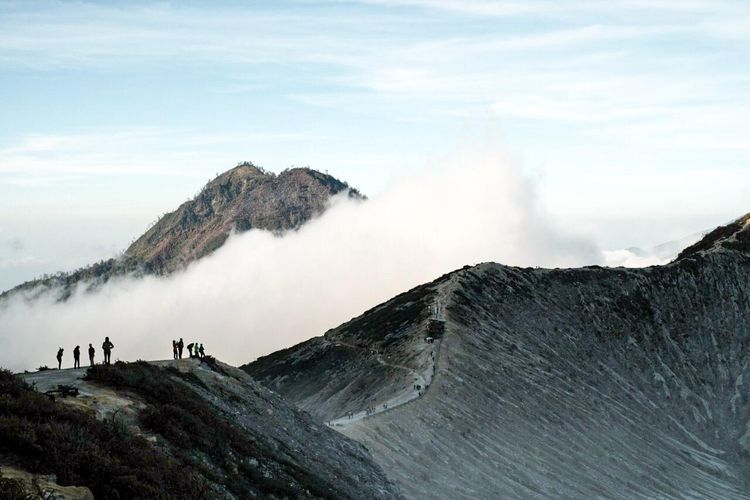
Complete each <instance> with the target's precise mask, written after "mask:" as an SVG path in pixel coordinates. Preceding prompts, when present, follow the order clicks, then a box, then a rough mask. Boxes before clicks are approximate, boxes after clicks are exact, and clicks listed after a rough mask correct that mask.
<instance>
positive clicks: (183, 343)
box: [177, 337, 185, 359]
mask: <svg viewBox="0 0 750 500" xmlns="http://www.w3.org/2000/svg"><path fill="white" fill-rule="evenodd" d="M183 347H185V342H183V341H182V337H180V341H179V342H177V352H178V353H179V355H180V359H182V348H183Z"/></svg>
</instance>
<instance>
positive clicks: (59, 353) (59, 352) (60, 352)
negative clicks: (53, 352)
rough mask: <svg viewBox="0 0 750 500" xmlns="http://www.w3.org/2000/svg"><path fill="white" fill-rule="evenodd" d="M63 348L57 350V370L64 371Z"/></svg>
mask: <svg viewBox="0 0 750 500" xmlns="http://www.w3.org/2000/svg"><path fill="white" fill-rule="evenodd" d="M63 350H64V349H63V348H62V347H60V348H58V349H57V369H58V370H60V369H62V356H63Z"/></svg>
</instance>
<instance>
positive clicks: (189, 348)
mask: <svg viewBox="0 0 750 500" xmlns="http://www.w3.org/2000/svg"><path fill="white" fill-rule="evenodd" d="M194 345H195V344H194V343H193V342H190V343H189V344H188V345H187V348H188V354H189V356H190V357H191V358H192V357H193V346H194Z"/></svg>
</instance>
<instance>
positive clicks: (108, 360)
mask: <svg viewBox="0 0 750 500" xmlns="http://www.w3.org/2000/svg"><path fill="white" fill-rule="evenodd" d="M114 346H115V345H114V344H113V343H112V342H110V341H109V337H104V343H103V344H102V351H104V364H105V365H109V364H112V348H113V347H114Z"/></svg>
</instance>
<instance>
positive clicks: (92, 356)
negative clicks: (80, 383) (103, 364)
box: [89, 344, 96, 366]
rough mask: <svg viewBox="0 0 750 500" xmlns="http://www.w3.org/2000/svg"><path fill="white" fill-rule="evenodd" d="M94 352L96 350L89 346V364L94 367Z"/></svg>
mask: <svg viewBox="0 0 750 500" xmlns="http://www.w3.org/2000/svg"><path fill="white" fill-rule="evenodd" d="M95 352H96V349H94V346H92V345H91V344H89V364H90V365H91V366H94V353H95Z"/></svg>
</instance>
